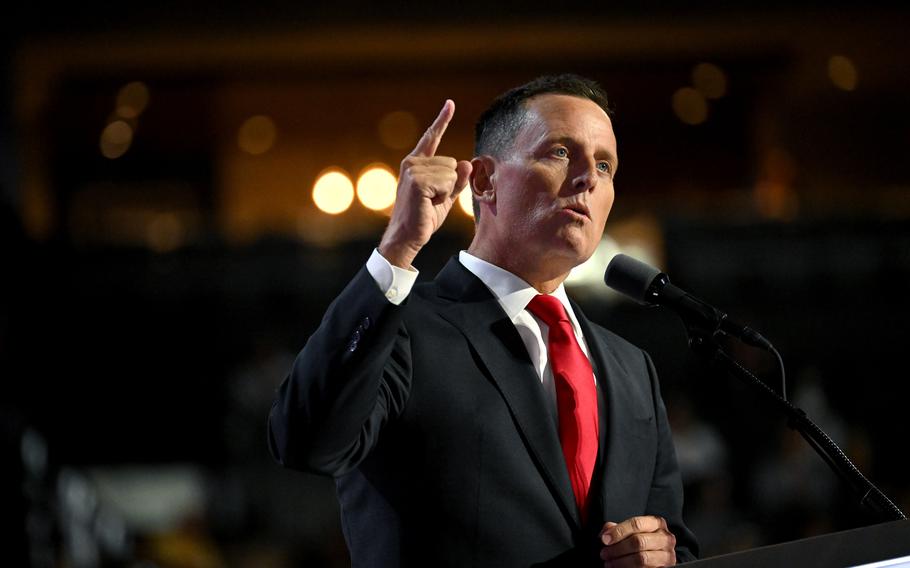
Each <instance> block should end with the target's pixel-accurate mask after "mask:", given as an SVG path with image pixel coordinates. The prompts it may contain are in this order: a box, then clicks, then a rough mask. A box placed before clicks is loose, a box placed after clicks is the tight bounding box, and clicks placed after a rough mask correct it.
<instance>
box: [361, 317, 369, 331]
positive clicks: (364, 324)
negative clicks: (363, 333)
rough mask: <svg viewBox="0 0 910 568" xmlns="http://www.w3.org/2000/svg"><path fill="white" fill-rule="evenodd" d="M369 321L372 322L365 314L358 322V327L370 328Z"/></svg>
mask: <svg viewBox="0 0 910 568" xmlns="http://www.w3.org/2000/svg"><path fill="white" fill-rule="evenodd" d="M371 323H372V322H371V321H370V316H366V317H365V318H363V321H362V322H360V327H361V329H364V330H367V329H370V324H371Z"/></svg>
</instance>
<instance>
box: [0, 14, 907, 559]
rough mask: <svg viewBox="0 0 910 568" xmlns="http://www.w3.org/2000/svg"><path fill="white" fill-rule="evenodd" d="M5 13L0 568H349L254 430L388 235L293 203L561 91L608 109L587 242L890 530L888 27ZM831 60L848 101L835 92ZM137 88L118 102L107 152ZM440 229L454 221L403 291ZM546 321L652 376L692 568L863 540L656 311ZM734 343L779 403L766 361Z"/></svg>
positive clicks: (437, 263)
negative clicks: (414, 144) (667, 293)
mask: <svg viewBox="0 0 910 568" xmlns="http://www.w3.org/2000/svg"><path fill="white" fill-rule="evenodd" d="M2 19H3V24H2V31H3V35H2V37H3V39H2V40H0V47H2V51H0V55H2V59H0V73H2V75H0V109H2V112H0V176H2V177H0V188H2V190H0V207H2V217H0V259H2V269H0V273H2V276H0V377H2V382H0V389H2V390H0V418H2V438H0V439H2V444H3V445H2V460H3V461H2V464H3V471H4V472H3V474H2V475H3V477H2V486H0V491H2V499H0V500H2V502H3V503H4V505H3V507H2V513H0V516H2V522H3V527H2V538H3V540H4V542H6V539H9V543H10V545H9V546H3V547H2V550H3V552H2V553H0V554H2V555H3V556H2V558H3V561H2V563H3V564H4V565H10V566H18V565H22V566H64V565H65V566H76V567H79V566H188V567H190V566H191V567H195V566H200V567H203V566H205V567H207V566H339V565H341V566H343V565H346V563H347V557H346V553H345V551H344V545H343V541H342V539H341V537H340V529H339V523H338V512H337V506H336V505H335V503H334V499H333V495H332V484H331V480H326V479H321V478H316V477H313V476H309V475H306V474H301V473H296V472H288V471H283V470H281V469H280V468H279V467H278V466H276V465H273V464H272V463H271V461H270V458H269V457H268V453H267V450H266V445H265V420H266V415H267V412H268V408H269V405H270V402H271V397H272V392H273V390H274V388H275V387H276V386H277V384H278V383H279V382H280V381H281V380H282V379H283V377H284V373H286V370H287V368H288V366H289V364H290V360H291V359H292V358H293V356H294V354H295V353H296V351H297V350H299V348H300V347H301V346H302V345H303V343H304V342H305V341H306V338H307V336H308V335H309V334H310V333H311V332H312V330H313V329H314V328H315V326H316V325H318V322H319V319H320V317H321V314H322V312H323V311H324V309H325V307H326V306H327V305H328V303H329V302H330V301H331V299H332V298H333V297H334V294H336V293H337V292H338V291H339V290H340V289H341V287H342V286H343V285H344V284H345V282H346V281H347V280H348V279H349V278H350V277H351V276H352V275H353V273H354V272H355V271H356V270H357V269H358V268H359V267H360V266H361V265H362V264H363V263H364V261H365V260H366V258H367V257H368V255H369V253H370V251H371V249H372V247H373V246H375V244H376V242H377V241H378V238H379V236H380V235H381V232H382V228H383V226H384V223H385V220H386V216H385V215H384V214H382V213H375V212H372V211H369V210H367V209H366V208H364V207H363V206H361V205H359V204H358V203H357V202H355V203H354V204H353V205H352V206H351V208H350V209H349V210H348V211H346V212H345V213H343V214H341V215H338V216H329V215H326V214H324V213H321V212H320V211H319V210H318V209H317V208H316V207H315V205H314V204H313V202H312V200H311V198H310V191H311V187H312V184H313V182H314V180H315V178H316V176H317V175H318V174H319V172H320V171H321V170H323V169H324V168H326V167H328V166H337V167H340V168H343V169H344V170H346V171H348V172H349V173H351V175H356V173H357V172H358V171H360V170H361V169H362V168H363V167H364V166H366V165H367V164H369V163H372V162H384V163H386V164H388V165H390V166H391V167H392V169H397V164H398V162H399V161H400V160H401V157H402V156H403V155H404V153H406V152H407V149H406V148H405V149H402V148H396V147H390V146H389V145H387V144H384V143H383V141H382V140H381V137H380V136H379V135H378V134H377V124H378V123H379V121H380V120H381V118H382V117H383V116H385V115H386V114H387V113H389V112H391V111H398V110H404V111H407V112H409V113H411V116H413V117H414V118H415V119H416V124H417V128H418V130H422V129H423V128H424V127H425V125H426V124H429V122H430V121H431V120H432V118H433V116H435V112H436V111H437V110H438V108H439V106H440V105H441V103H442V101H443V100H444V99H445V98H452V99H454V100H455V101H456V105H457V110H456V115H455V119H454V121H453V122H452V124H451V125H450V127H449V131H448V132H447V135H446V138H445V140H444V142H443V146H442V147H441V149H440V151H441V152H442V153H445V154H450V155H455V156H458V157H459V158H467V157H469V156H470V153H471V136H472V126H473V122H474V120H476V118H477V116H478V115H479V113H480V112H481V111H482V110H483V108H484V107H485V106H486V105H487V104H488V102H489V101H490V100H491V99H492V97H494V96H495V95H496V94H498V93H500V92H502V91H503V90H505V89H507V88H509V87H511V86H514V85H516V84H518V83H521V82H524V81H526V80H529V79H531V78H533V77H535V76H537V75H540V74H543V73H550V72H562V71H572V72H577V73H581V74H585V75H587V76H590V77H592V78H595V79H597V80H599V81H600V82H601V83H602V84H603V85H604V87H605V88H606V90H607V91H608V92H609V93H610V96H611V98H612V100H613V104H614V107H615V110H616V116H615V118H614V126H615V130H616V133H617V138H618V141H619V152H620V163H621V165H620V169H619V174H618V177H617V180H616V187H617V197H616V205H615V207H614V210H613V213H612V214H611V219H610V221H609V222H608V225H607V233H608V236H609V239H610V241H609V242H611V243H613V245H614V246H615V247H618V249H619V250H625V251H627V252H631V253H635V252H636V251H638V252H641V253H642V254H643V255H644V256H645V257H646V258H648V259H649V260H651V261H652V262H655V263H657V264H658V265H660V266H661V268H663V269H665V270H667V272H668V273H669V274H670V275H671V276H672V278H673V281H674V282H675V283H677V284H679V285H680V286H683V287H685V288H687V289H688V290H690V291H692V292H694V293H695V294H697V295H698V296H700V297H702V298H705V299H707V300H709V301H710V302H712V303H713V304H715V305H717V306H719V307H722V308H724V309H725V310H726V311H728V312H729V313H731V314H733V315H734V316H735V317H736V318H737V319H738V320H741V321H745V322H748V323H749V324H750V325H753V326H754V327H756V328H758V329H760V330H762V332H763V333H764V334H765V335H766V336H767V337H769V338H770V339H771V340H772V341H773V342H774V343H775V345H776V346H777V347H778V349H779V350H780V351H781V353H782V354H783V357H784V360H785V361H786V363H787V372H788V375H787V376H788V391H789V394H790V396H791V398H793V399H794V401H795V402H797V404H799V405H801V406H803V407H804V408H805V409H806V410H807V411H808V412H809V414H810V416H811V417H813V418H815V419H816V420H817V421H818V422H819V423H820V424H821V425H822V427H824V428H825V429H827V430H828V431H829V433H830V434H831V435H832V437H834V438H835V440H836V441H837V442H838V443H839V444H841V446H842V447H843V448H844V449H845V451H846V453H847V454H848V455H849V456H850V457H851V458H853V459H854V460H855V461H856V462H857V464H858V465H859V466H860V469H862V470H863V471H864V472H865V473H866V474H867V475H868V476H869V477H870V478H871V479H872V480H873V481H874V482H876V483H877V484H878V485H879V486H880V487H881V488H882V489H883V490H885V492H886V493H887V494H888V495H889V496H891V497H892V498H893V499H894V500H895V501H896V502H898V503H899V504H900V505H901V506H902V508H903V509H904V510H908V509H910V484H908V481H907V479H908V476H907V474H906V470H905V468H904V467H903V463H904V461H905V460H904V457H905V456H904V453H905V451H906V437H907V434H908V430H910V428H908V426H907V421H906V403H905V401H906V399H907V395H908V394H910V393H908V391H910V387H908V381H907V378H908V377H907V371H906V370H905V364H904V359H905V353H906V349H907V344H908V340H910V333H908V331H907V314H908V313H910V312H908V307H910V305H908V304H910V302H908V300H907V295H906V294H905V293H904V289H905V287H906V284H905V283H906V281H907V278H908V276H910V173H908V172H910V168H908V160H907V148H908V147H910V111H908V108H907V101H908V95H910V73H907V69H908V54H910V50H908V47H907V42H906V41H905V39H906V38H905V35H906V29H910V27H908V25H907V24H908V23H910V19H908V18H907V12H906V11H903V10H898V9H895V8H891V7H889V3H884V2H872V3H869V2H866V3H863V4H862V5H860V4H859V3H855V2H833V3H832V2H824V3H822V2H814V3H796V4H794V3H792V2H786V3H785V2H770V3H769V2H762V3H758V2H741V3H737V4H736V5H735V7H734V6H733V5H731V4H730V3H724V2H709V1H700V2H686V3H662V4H661V5H660V6H657V5H650V4H645V5H641V4H637V5H634V6H615V5H596V6H593V5H592V6H585V5H581V4H572V5H557V4H553V3H542V2H521V3H480V2H466V3H461V4H459V5H457V6H455V5H452V6H439V5H434V4H429V3H416V2H407V3H399V4H395V5H383V4H380V3H367V2H336V3H319V4H313V5H310V4H308V3H291V2H283V1H277V0H276V1H270V2H255V3H249V4H239V3H232V4H221V5H218V6H215V5H213V4H211V3H201V2H189V3H186V2H182V3H176V2H164V3H161V2H159V3H146V4H142V5H129V4H115V3H110V4H93V5H82V4H80V5H72V6H68V7H52V6H51V5H50V4H48V3H37V4H30V5H28V6H18V7H16V8H13V9H12V12H11V13H10V14H8V17H6V18H2ZM834 56H841V57H845V58H846V59H847V61H848V62H849V63H848V64H849V65H851V66H852V69H853V70H854V72H855V77H854V78H855V82H851V81H850V80H849V79H850V78H849V77H848V78H847V83H846V84H845V83H843V78H842V77H841V79H840V81H841V82H840V86H839V85H838V76H835V77H833V78H832V76H831V72H830V71H829V65H830V63H831V58H832V57H834ZM700 63H710V64H712V65H714V66H716V68H718V69H720V70H722V72H723V76H724V78H725V92H724V94H723V96H721V97H720V98H717V99H708V100H707V116H706V118H705V119H704V120H703V121H701V122H700V123H698V124H687V123H685V122H683V120H681V118H680V116H679V115H678V114H676V113H675V112H674V108H673V106H672V100H673V96H674V93H675V92H677V90H678V89H680V88H683V87H687V86H688V87H691V86H692V83H693V77H692V72H693V68H694V67H695V66H696V65H698V64H700ZM848 75H849V73H848ZM135 81H141V82H142V83H143V84H144V85H145V86H146V87H147V89H148V92H149V102H148V105H147V107H146V108H145V110H144V112H142V113H141V115H140V116H138V118H135V119H131V120H129V121H127V122H129V124H130V126H131V128H132V131H133V138H132V142H131V144H130V145H129V148H128V149H127V151H126V152H125V153H124V154H123V155H122V156H120V157H118V158H116V159H110V158H105V157H104V156H102V154H101V152H100V151H99V136H100V134H101V132H102V130H103V129H104V128H105V126H106V125H107V124H109V123H110V122H111V121H113V120H116V118H117V117H116V116H115V115H114V113H113V110H114V108H115V106H116V105H115V101H116V98H117V93H118V91H119V90H120V89H121V88H122V87H123V86H124V85H126V84H128V83H131V82H135ZM253 115H268V116H269V117H271V119H272V121H273V123H274V124H275V126H276V130H277V135H276V136H275V139H274V142H273V144H272V145H271V146H270V148H269V149H268V151H266V152H265V153H262V154H257V155H250V154H247V153H244V152H243V151H241V150H240V149H239V148H238V145H237V136H238V134H237V132H238V128H239V127H240V125H241V124H243V122H244V120H246V118H248V117H250V116H253ZM405 134H407V133H405ZM411 134H412V136H411V138H412V140H413V139H415V137H416V131H415V132H412V133H411ZM405 137H406V138H407V136H405ZM471 227H472V223H471V221H470V219H468V218H467V217H466V216H465V215H463V214H462V213H461V212H460V211H453V213H452V215H451V216H450V218H449V220H448V221H447V223H446V225H445V226H444V227H443V229H442V230H441V231H440V232H439V234H437V236H436V237H435V238H434V241H433V242H432V243H431V245H430V247H429V248H428V249H427V250H425V251H424V252H423V253H422V254H421V257H420V259H419V264H418V268H419V269H420V270H421V278H431V277H432V276H433V275H434V274H435V272H436V271H437V270H438V269H439V268H440V267H441V266H442V265H443V264H444V263H445V261H446V260H447V259H448V258H449V257H450V256H451V255H452V254H454V253H456V252H457V251H458V250H459V249H460V248H463V247H465V246H466V245H467V243H469V242H470V237H471ZM602 268H603V267H602V266H601V267H600V270H601V271H602ZM570 293H573V294H574V295H575V296H576V297H577V298H578V300H579V302H580V303H581V304H582V306H583V307H584V309H585V311H586V313H587V315H588V316H589V317H591V318H592V319H594V320H596V321H600V322H602V323H603V324H604V325H607V326H608V327H611V328H613V329H615V330H616V331H619V332H620V333H621V334H623V335H625V336H626V337H628V338H629V339H631V340H633V341H635V342H636V343H638V344H640V345H642V346H643V347H646V348H647V349H648V350H649V351H650V352H651V353H652V355H653V356H654V358H655V361H656V364H657V366H658V370H659V372H660V374H661V378H662V384H663V388H664V394H665V398H666V399H667V401H668V405H669V407H670V415H671V420H673V422H674V427H675V434H676V437H677V444H678V448H679V451H680V458H681V462H682V465H683V469H684V475H685V476H686V482H687V486H688V492H687V499H688V503H687V509H688V512H689V519H690V522H691V523H692V525H693V527H694V528H695V530H696V532H697V533H698V534H699V536H700V537H701V540H702V542H703V545H704V552H705V554H706V555H712V554H719V553H723V552H728V551H732V550H739V549H743V548H749V547H753V546H760V545H764V544H770V543H776V542H783V541H788V540H794V539H797V538H802V537H805V536H809V535H812V534H819V533H826V532H832V531H835V530H839V529H846V528H852V527H857V526H862V525H865V524H869V523H871V522H874V519H872V518H870V517H869V516H868V515H867V514H866V513H865V512H863V511H862V510H861V509H860V508H859V507H858V506H856V505H855V504H854V503H853V502H852V499H851V498H850V496H849V495H847V494H845V493H844V492H843V489H842V488H841V486H840V485H839V484H838V482H837V480H836V478H835V477H834V474H832V473H831V472H830V471H828V470H827V469H826V468H825V466H824V465H823V464H822V463H821V460H820V459H818V458H817V456H815V455H814V454H813V453H812V452H811V451H810V450H808V448H807V446H806V445H805V444H804V443H803V442H802V441H801V440H799V439H796V438H795V436H794V435H793V434H792V433H790V432H789V431H788V430H787V429H786V427H785V425H784V423H783V420H782V419H781V418H780V417H778V416H777V415H775V414H774V412H773V411H772V410H771V409H770V408H769V407H768V406H766V405H765V404H763V403H762V402H760V401H759V400H758V399H757V398H756V397H755V395H754V394H753V393H752V392H751V391H748V390H747V389H745V388H744V387H743V386H742V385H740V384H738V383H736V382H735V381H734V380H733V379H730V378H728V377H726V376H723V375H722V374H720V373H718V372H716V371H714V370H712V369H710V368H708V367H707V366H705V365H704V364H702V363H701V362H699V361H697V360H695V359H694V358H693V357H692V356H690V355H689V354H688V353H687V347H686V337H685V330H684V328H683V326H682V324H681V323H680V322H679V321H678V320H677V319H676V317H675V316H674V315H673V314H671V313H667V312H664V311H663V310H659V309H644V308H641V307H638V306H634V305H631V304H629V303H624V302H622V301H620V300H618V299H617V298H615V297H613V296H609V295H606V294H605V293H604V292H603V290H602V287H598V286H594V287H584V286H582V287H575V288H574V289H573V290H571V291H570ZM731 349H732V351H733V353H734V354H735V355H736V356H737V357H738V358H739V359H740V360H742V361H743V362H744V363H745V364H746V365H747V366H749V367H750V368H752V369H754V370H755V371H756V372H757V373H758V374H760V376H762V377H763V378H765V379H766V380H767V381H768V382H769V384H771V385H773V386H775V387H777V385H778V384H779V378H778V376H779V375H778V372H777V368H776V363H775V361H774V360H773V358H771V357H770V356H767V355H766V354H762V353H760V352H758V353H756V352H754V351H752V350H748V349H743V348H740V347H736V346H731Z"/></svg>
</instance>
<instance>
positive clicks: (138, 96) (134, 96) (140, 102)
mask: <svg viewBox="0 0 910 568" xmlns="http://www.w3.org/2000/svg"><path fill="white" fill-rule="evenodd" d="M148 104H149V89H148V87H147V86H146V85H145V83H143V82H141V81H133V82H132V83H127V84H126V85H124V86H123V87H121V89H120V91H119V92H118V93H117V108H116V109H115V112H116V113H117V116H121V117H123V118H136V117H138V116H139V115H140V114H142V111H144V110H145V107H147V106H148Z"/></svg>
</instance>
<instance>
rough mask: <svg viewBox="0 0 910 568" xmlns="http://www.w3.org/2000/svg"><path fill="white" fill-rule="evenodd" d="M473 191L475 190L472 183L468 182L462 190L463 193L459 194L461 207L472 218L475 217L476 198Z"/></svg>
mask: <svg viewBox="0 0 910 568" xmlns="http://www.w3.org/2000/svg"><path fill="white" fill-rule="evenodd" d="M472 193H474V192H473V191H471V184H468V185H467V186H465V188H464V189H462V190H461V193H459V194H458V205H459V206H460V207H461V210H462V211H463V212H464V214H465V215H467V216H468V217H470V218H471V219H473V218H474V203H473V201H474V200H473V199H472V198H471V194H472Z"/></svg>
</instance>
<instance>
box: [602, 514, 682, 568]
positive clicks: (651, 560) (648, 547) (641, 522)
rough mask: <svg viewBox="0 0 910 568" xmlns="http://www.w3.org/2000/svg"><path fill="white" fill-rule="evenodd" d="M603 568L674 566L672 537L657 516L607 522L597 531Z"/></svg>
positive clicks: (664, 522)
mask: <svg viewBox="0 0 910 568" xmlns="http://www.w3.org/2000/svg"><path fill="white" fill-rule="evenodd" d="M600 540H601V542H602V543H603V544H604V547H603V549H602V550H601V551H600V558H601V559H602V560H603V561H604V567H609V568H627V567H640V566H641V567H649V568H650V567H658V566H675V565H676V550H675V548H676V537H675V536H673V533H671V532H670V529H668V528H667V521H665V520H664V519H662V518H661V517H651V516H646V517H632V518H631V519H628V520H625V521H623V522H621V523H612V522H608V523H606V524H605V525H604V527H603V530H602V531H601V532H600Z"/></svg>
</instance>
